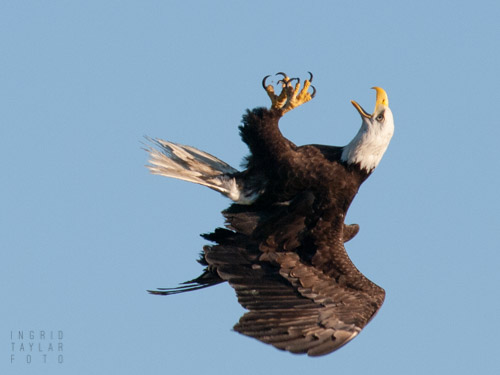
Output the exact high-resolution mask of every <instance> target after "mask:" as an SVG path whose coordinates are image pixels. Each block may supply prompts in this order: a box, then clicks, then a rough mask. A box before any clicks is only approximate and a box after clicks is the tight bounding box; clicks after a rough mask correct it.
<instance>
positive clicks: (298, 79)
mask: <svg viewBox="0 0 500 375" xmlns="http://www.w3.org/2000/svg"><path fill="white" fill-rule="evenodd" d="M292 81H297V83H300V78H291V79H290V81H288V82H287V83H290V84H291V83H292Z"/></svg>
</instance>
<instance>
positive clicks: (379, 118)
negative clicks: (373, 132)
mask: <svg viewBox="0 0 500 375" xmlns="http://www.w3.org/2000/svg"><path fill="white" fill-rule="evenodd" d="M375 120H377V121H378V122H382V121H384V115H383V114H380V115H378V116H377V118H376V119H375Z"/></svg>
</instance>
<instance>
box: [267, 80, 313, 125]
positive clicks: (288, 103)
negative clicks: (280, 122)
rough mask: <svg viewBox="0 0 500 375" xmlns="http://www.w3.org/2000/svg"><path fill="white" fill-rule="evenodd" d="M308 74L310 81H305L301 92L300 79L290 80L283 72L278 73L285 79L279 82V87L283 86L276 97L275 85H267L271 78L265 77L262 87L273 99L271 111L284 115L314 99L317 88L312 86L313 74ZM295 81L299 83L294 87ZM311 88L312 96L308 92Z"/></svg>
mask: <svg viewBox="0 0 500 375" xmlns="http://www.w3.org/2000/svg"><path fill="white" fill-rule="evenodd" d="M308 73H309V79H306V80H305V81H304V87H303V88H302V90H300V78H289V77H288V76H287V75H286V74H285V73H283V72H278V73H276V75H281V76H283V78H282V79H280V80H279V81H278V82H277V84H278V85H279V84H281V86H282V88H281V92H280V93H279V94H278V95H276V93H275V91H274V87H273V85H266V81H267V79H268V78H269V77H270V76H269V75H268V76H265V77H264V79H263V80H262V86H263V87H264V90H266V92H267V95H269V98H270V99H271V109H277V110H279V111H280V112H281V114H282V115H283V114H285V113H286V112H288V111H290V110H292V109H294V108H296V107H298V106H300V105H302V104H304V103H306V102H308V101H309V100H311V99H312V98H314V96H315V95H316V88H315V87H314V86H311V81H312V79H313V74H312V73H311V72H308ZM293 81H297V83H295V85H292V82H293ZM309 87H311V88H312V90H313V92H312V94H311V93H309V92H308V90H309Z"/></svg>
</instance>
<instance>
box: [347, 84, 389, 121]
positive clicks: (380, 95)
mask: <svg viewBox="0 0 500 375" xmlns="http://www.w3.org/2000/svg"><path fill="white" fill-rule="evenodd" d="M372 89H374V90H375V91H376V92H377V98H376V99H375V109H374V111H373V113H374V114H375V113H379V112H380V111H381V110H382V109H384V108H387V107H389V98H388V97H387V93H386V92H385V91H384V89H382V88H380V87H372ZM351 103H352V105H353V106H354V107H355V108H356V109H357V110H358V112H359V114H360V115H361V116H362V117H366V118H372V116H373V115H370V114H369V113H368V112H366V111H365V110H364V109H363V107H361V106H360V105H359V104H358V103H356V102H355V101H354V100H351Z"/></svg>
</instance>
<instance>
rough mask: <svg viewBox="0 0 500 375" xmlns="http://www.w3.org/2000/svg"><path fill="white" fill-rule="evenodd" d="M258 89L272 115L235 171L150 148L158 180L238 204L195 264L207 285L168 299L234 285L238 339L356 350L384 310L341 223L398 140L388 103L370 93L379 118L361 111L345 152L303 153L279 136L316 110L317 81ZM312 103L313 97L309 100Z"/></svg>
mask: <svg viewBox="0 0 500 375" xmlns="http://www.w3.org/2000/svg"><path fill="white" fill-rule="evenodd" d="M277 75H280V76H282V78H281V79H280V80H279V81H278V82H277V84H276V85H277V88H279V89H280V92H279V94H277V93H275V89H274V86H273V85H267V84H266V80H267V79H268V77H269V76H267V77H265V78H264V80H263V81H262V85H263V87H264V89H265V91H266V92H267V94H268V95H269V97H270V99H271V106H270V108H269V109H266V108H255V109H253V110H247V112H246V113H245V114H244V116H243V120H242V125H241V126H240V133H241V137H242V139H243V141H244V142H245V143H246V144H247V145H248V147H249V149H250V155H249V156H247V158H246V160H245V167H246V168H245V169H244V170H243V171H239V170H237V169H235V168H233V167H231V166H230V165H228V164H226V163H224V162H223V161H221V160H219V159H218V158H216V157H214V156H212V155H210V154H208V153H206V152H203V151H200V150H198V149H196V148H194V147H190V146H184V145H180V144H176V143H173V142H167V141H163V140H160V139H155V140H152V142H153V145H152V147H151V148H149V150H148V151H149V153H150V161H149V162H150V165H149V166H148V167H149V169H150V170H151V172H152V173H153V174H158V175H162V176H167V177H173V178H177V179H181V180H186V181H190V182H194V183H197V184H201V185H204V186H207V187H209V188H211V189H213V190H216V191H218V192H219V193H222V194H223V195H224V196H226V197H228V198H230V199H231V200H232V201H233V202H234V203H233V204H232V205H231V206H230V207H229V208H228V209H226V210H225V211H223V215H224V217H225V220H226V225H225V228H217V229H215V231H214V232H213V233H210V234H205V235H203V237H204V238H205V239H206V240H208V241H210V242H211V243H212V244H210V245H207V246H205V247H204V248H203V252H202V253H201V258H200V259H199V260H198V261H199V263H201V264H202V265H203V266H205V269H204V271H203V273H202V274H201V275H200V276H199V277H197V278H195V279H192V280H190V281H187V282H185V283H183V284H181V285H180V286H179V287H176V288H160V289H157V290H154V291H150V293H153V294H159V295H172V294H177V293H182V292H187V291H193V290H197V289H202V288H206V287H209V286H213V285H216V284H219V283H223V282H228V283H229V285H231V287H233V288H234V290H235V291H236V294H237V297H238V301H239V303H240V304H241V305H242V306H243V307H244V308H245V309H247V310H248V312H246V313H245V314H244V315H243V316H242V317H241V318H240V320H239V322H238V323H237V324H236V325H235V326H234V330H235V331H237V332H240V333H242V334H244V335H247V336H251V337H254V338H256V339H258V340H260V341H262V342H264V343H267V344H271V345H273V346H275V347H276V348H278V349H281V350H287V351H290V352H292V353H305V354H308V355H310V356H320V355H324V354H327V353H330V352H332V351H334V350H336V349H338V348H340V347H341V346H343V345H344V344H346V343H347V342H349V341H350V340H352V339H353V338H354V337H355V336H356V335H357V334H358V333H359V332H360V331H361V330H362V329H363V327H364V326H365V325H366V324H367V323H368V322H369V321H370V320H371V319H372V318H373V317H374V315H375V314H376V313H377V311H378V310H379V309H380V307H381V305H382V303H383V301H384V297H385V292H384V290H383V289H382V288H381V287H379V286H378V285H376V284H375V283H373V282H372V281H370V280H368V279H367V278H366V277H365V276H364V275H363V274H362V273H361V272H360V271H359V270H358V269H357V268H356V267H355V266H354V264H353V263H352V262H351V260H350V259H349V256H348V255H347V252H346V250H345V248H344V243H345V242H347V241H349V240H350V239H352V238H353V237H354V236H355V235H356V234H357V232H358V230H359V226H358V225H357V224H352V225H347V224H345V223H344V219H345V217H346V213H347V210H348V209H349V206H350V204H351V202H352V200H353V198H354V196H355V195H356V193H357V192H358V189H359V187H360V185H361V184H362V183H363V182H364V181H365V180H366V179H367V178H368V176H370V174H371V173H372V172H373V170H374V169H375V167H377V165H378V164H379V162H380V160H381V159H382V156H383V154H384V152H385V151H386V149H387V146H388V145H389V142H390V140H391V137H392V135H393V132H394V120H393V116H392V112H391V110H390V108H389V101H388V98H387V94H386V93H385V91H384V90H383V89H381V88H379V87H374V89H375V91H376V104H375V110H374V112H373V114H369V113H368V112H366V111H365V110H364V109H363V108H362V107H361V106H360V105H359V104H358V103H356V102H355V101H352V104H353V105H354V107H355V108H356V109H357V111H358V112H359V114H360V115H361V120H362V123H361V128H360V129H359V131H358V133H357V134H356V135H355V136H354V138H353V139H352V141H351V142H349V144H348V145H346V146H344V147H333V146H324V145H316V144H314V145H306V146H300V147H299V146H296V145H295V144H294V143H292V142H291V141H289V140H288V139H287V138H285V137H284V136H283V135H282V133H281V132H280V129H279V127H278V122H279V121H280V119H281V117H283V115H284V114H285V113H286V112H288V111H290V110H292V109H293V108H296V107H298V106H300V105H302V104H303V103H306V102H308V101H309V100H311V99H312V98H313V97H314V95H315V93H316V90H315V89H314V87H313V86H311V81H312V78H313V76H312V74H310V77H309V79H306V80H305V81H304V85H303V87H302V90H301V89H300V88H301V85H300V80H299V79H298V78H289V77H288V76H287V75H286V74H284V73H277ZM310 91H312V93H311V92H310Z"/></svg>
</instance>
